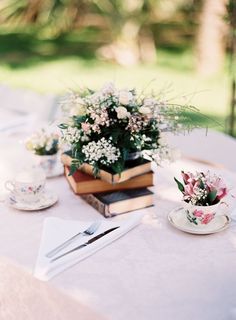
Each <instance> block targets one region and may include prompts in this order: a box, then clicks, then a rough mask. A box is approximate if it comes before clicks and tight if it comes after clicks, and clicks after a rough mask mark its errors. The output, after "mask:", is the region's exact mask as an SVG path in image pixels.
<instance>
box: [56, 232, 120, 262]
mask: <svg viewBox="0 0 236 320" xmlns="http://www.w3.org/2000/svg"><path fill="white" fill-rule="evenodd" d="M118 228H119V227H114V228H111V229H108V230H106V231H104V232H102V233H99V234H98V235H97V236H95V237H93V238H91V239H90V240H88V241H87V242H85V243H83V244H81V245H79V246H77V247H75V248H73V249H71V250H69V251H66V252H65V253H63V254H61V255H59V256H57V257H55V258H53V259H52V260H50V262H54V261H56V260H58V259H60V258H62V257H64V256H65V255H67V254H69V253H72V252H74V251H76V250H79V249H81V248H84V247H87V246H88V245H89V244H91V243H93V242H94V241H97V240H98V239H100V238H102V237H104V236H105V235H106V234H108V233H110V232H112V231H114V230H116V229H118Z"/></svg>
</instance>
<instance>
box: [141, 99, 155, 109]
mask: <svg viewBox="0 0 236 320" xmlns="http://www.w3.org/2000/svg"><path fill="white" fill-rule="evenodd" d="M156 104H157V101H156V100H155V99H154V98H145V99H144V100H143V105H144V106H145V107H153V106H155V105H156Z"/></svg>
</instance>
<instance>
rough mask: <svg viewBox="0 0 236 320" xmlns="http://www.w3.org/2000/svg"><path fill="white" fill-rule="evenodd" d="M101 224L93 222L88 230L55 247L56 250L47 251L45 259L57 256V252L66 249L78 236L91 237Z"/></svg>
mask: <svg viewBox="0 0 236 320" xmlns="http://www.w3.org/2000/svg"><path fill="white" fill-rule="evenodd" d="M100 224H101V222H100V221H96V222H93V223H92V224H91V225H90V226H89V228H88V229H86V230H84V231H82V232H78V233H77V234H75V235H74V236H73V237H71V238H69V239H68V240H66V241H65V242H63V243H61V244H60V245H59V246H57V247H56V248H54V249H53V250H51V251H49V252H48V253H47V254H46V257H47V258H52V257H53V256H54V255H55V254H57V253H58V252H60V251H61V250H62V249H64V248H66V247H67V246H68V245H69V244H71V243H72V242H74V241H75V240H76V239H77V238H78V237H80V236H91V235H92V234H94V232H95V231H97V229H98V228H99V226H100Z"/></svg>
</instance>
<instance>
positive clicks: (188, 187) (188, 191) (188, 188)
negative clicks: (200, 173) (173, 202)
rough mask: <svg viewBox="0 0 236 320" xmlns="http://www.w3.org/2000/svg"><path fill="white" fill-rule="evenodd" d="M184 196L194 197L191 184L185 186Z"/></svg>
mask: <svg viewBox="0 0 236 320" xmlns="http://www.w3.org/2000/svg"><path fill="white" fill-rule="evenodd" d="M184 195H185V196H190V197H192V196H193V195H194V191H193V185H192V184H191V183H189V184H186V185H185V186H184Z"/></svg>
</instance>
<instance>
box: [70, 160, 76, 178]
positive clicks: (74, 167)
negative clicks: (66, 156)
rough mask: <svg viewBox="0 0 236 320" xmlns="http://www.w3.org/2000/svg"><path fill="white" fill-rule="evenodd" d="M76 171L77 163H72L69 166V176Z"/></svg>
mask: <svg viewBox="0 0 236 320" xmlns="http://www.w3.org/2000/svg"><path fill="white" fill-rule="evenodd" d="M76 171H77V165H76V164H73V163H72V164H71V166H70V172H69V176H72V175H73V174H74V173H75V172H76Z"/></svg>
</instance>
